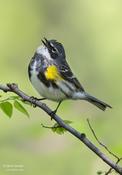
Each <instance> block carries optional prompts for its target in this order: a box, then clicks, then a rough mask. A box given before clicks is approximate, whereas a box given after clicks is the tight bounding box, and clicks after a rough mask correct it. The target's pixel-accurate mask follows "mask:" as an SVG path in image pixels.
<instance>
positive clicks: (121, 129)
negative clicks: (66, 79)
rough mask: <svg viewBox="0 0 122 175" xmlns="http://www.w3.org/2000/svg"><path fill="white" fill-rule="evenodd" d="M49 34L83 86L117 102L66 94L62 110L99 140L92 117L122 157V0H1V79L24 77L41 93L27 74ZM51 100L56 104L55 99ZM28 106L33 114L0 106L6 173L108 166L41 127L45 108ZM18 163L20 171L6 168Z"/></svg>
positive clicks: (47, 173) (48, 173) (1, 165)
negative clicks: (100, 103)
mask: <svg viewBox="0 0 122 175" xmlns="http://www.w3.org/2000/svg"><path fill="white" fill-rule="evenodd" d="M43 37H47V38H48V39H52V38H53V39H57V40H58V41H60V42H61V43H63V44H64V46H65V50H66V55H67V60H68V62H69V63H70V65H71V68H72V69H73V70H74V73H75V74H76V75H77V77H78V78H79V80H80V81H81V83H82V84H83V85H84V87H85V89H86V90H87V91H88V92H89V93H91V94H93V95H95V96H96V97H99V98H100V99H102V100H104V101H106V102H108V103H109V104H110V105H112V106H113V109H112V110H107V111H106V112H102V111H100V110H99V109H97V108H96V107H94V106H92V105H90V104H88V103H87V102H83V101H65V102H64V103H63V104H62V106H61V107H60V109H59V111H58V114H59V115H60V116H61V117H62V118H63V119H67V120H72V121H74V123H73V127H75V128H76V129H78V130H79V131H80V132H85V133H86V135H87V136H88V137H89V138H90V139H91V140H92V141H93V142H94V143H95V144H96V145H98V144H97V143H96V141H95V139H94V137H93V135H92V134H91V131H90V129H89V127H88V124H87V122H86V119H87V118H89V119H90V121H91V123H92V126H93V127H94V129H95V131H96V133H97V135H98V137H99V138H100V140H101V141H102V142H103V143H104V144H106V145H107V146H108V147H109V148H110V149H111V150H112V151H113V152H114V153H116V154H117V155H118V156H121V155H122V116H121V114H122V92H121V89H122V81H121V79H122V1H121V0H102V1H97V0H92V1H91V0H87V1H84V0H75V1H73V0H70V1H65V0H59V1H57V0H51V1H48V0H21V1H20V0H9V1H7V0H0V83H4V84H5V83H7V82H15V83H18V84H19V87H20V88H21V89H22V90H23V91H25V92H26V93H28V94H30V95H31V96H37V97H39V95H38V94H37V93H36V91H35V90H34V89H33V87H32V85H31V84H30V82H29V80H28V74H27V67H28V63H29V61H30V59H31V57H32V56H33V54H34V52H35V49H36V48H37V47H38V46H39V45H40V43H41V39H42V38H43ZM0 94H2V92H0ZM4 96H5V97H6V95H5V94H4ZM45 102H46V104H48V105H49V106H50V107H51V108H52V109H53V108H55V106H56V103H54V102H49V101H45ZM26 108H27V110H28V111H29V113H30V116H31V117H30V119H28V118H26V117H25V116H24V115H22V114H21V113H19V112H17V111H16V110H14V115H13V117H12V118H11V119H9V118H8V117H7V116H5V115H4V114H3V113H2V112H1V111H0V175H9V174H12V175H14V174H16V175H18V174H19V175H20V174H22V175H33V174H43V175H57V174H58V175H62V174H64V175H66V174H70V175H74V174H77V175H81V174H83V175H94V174H96V173H97V171H99V170H102V171H105V170H108V166H107V165H105V164H104V163H103V162H102V161H101V160H100V159H99V158H98V157H97V156H96V155H95V154H93V153H92V152H91V151H90V150H88V149H87V148H86V147H85V146H84V145H83V144H82V143H80V142H79V141H78V140H77V139H75V138H74V137H72V136H71V135H70V134H68V133H66V134H64V135H62V136H59V135H57V134H55V133H53V132H51V131H50V130H48V129H44V128H42V127H41V123H43V124H45V125H52V124H53V121H51V120H50V118H49V117H48V116H47V114H45V113H44V112H43V111H41V110H39V109H37V108H34V109H33V108H31V107H28V106H26ZM101 149H102V148H101ZM112 159H113V158H112ZM120 164H121V165H122V163H120ZM12 165H13V166H21V170H19V168H17V169H16V168H15V171H10V170H8V167H7V166H12ZM113 174H114V173H113Z"/></svg>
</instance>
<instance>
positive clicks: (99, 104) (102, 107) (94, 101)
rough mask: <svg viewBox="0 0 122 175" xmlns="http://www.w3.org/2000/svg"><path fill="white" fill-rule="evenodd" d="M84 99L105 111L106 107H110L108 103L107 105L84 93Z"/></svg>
mask: <svg viewBox="0 0 122 175" xmlns="http://www.w3.org/2000/svg"><path fill="white" fill-rule="evenodd" d="M85 96H86V98H85V100H86V101H88V102H90V103H92V104H93V105H95V106H97V107H98V108H100V109H101V110H103V111H105V110H106V108H107V107H108V108H112V107H111V106H110V105H108V104H107V103H105V102H103V101H101V100H98V99H97V98H95V97H93V96H91V95H89V94H87V93H85Z"/></svg>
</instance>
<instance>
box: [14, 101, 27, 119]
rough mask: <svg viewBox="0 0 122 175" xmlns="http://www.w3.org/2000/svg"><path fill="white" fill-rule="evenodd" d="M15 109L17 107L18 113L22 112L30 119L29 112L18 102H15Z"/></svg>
mask: <svg viewBox="0 0 122 175" xmlns="http://www.w3.org/2000/svg"><path fill="white" fill-rule="evenodd" d="M14 107H15V108H16V109H17V110H18V111H20V112H22V113H23V114H25V115H26V116H27V117H29V113H28V111H27V110H26V109H25V108H24V107H23V106H22V105H21V103H20V102H18V101H17V100H15V101H14Z"/></svg>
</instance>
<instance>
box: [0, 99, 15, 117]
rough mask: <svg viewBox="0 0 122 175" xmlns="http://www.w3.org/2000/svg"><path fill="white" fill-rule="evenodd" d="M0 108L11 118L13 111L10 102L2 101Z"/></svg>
mask: <svg viewBox="0 0 122 175" xmlns="http://www.w3.org/2000/svg"><path fill="white" fill-rule="evenodd" d="M0 108H1V109H2V111H3V112H4V113H5V114H6V115H7V116H8V117H9V118H11V116H12V113H13V106H12V104H11V103H10V102H7V101H6V102H3V103H0Z"/></svg>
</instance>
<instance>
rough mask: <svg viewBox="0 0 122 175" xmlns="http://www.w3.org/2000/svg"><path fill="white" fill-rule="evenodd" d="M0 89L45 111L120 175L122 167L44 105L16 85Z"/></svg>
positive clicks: (0, 87)
mask: <svg viewBox="0 0 122 175" xmlns="http://www.w3.org/2000/svg"><path fill="white" fill-rule="evenodd" d="M0 89H1V90H2V91H4V92H8V91H9V92H13V93H15V94H17V95H18V96H20V97H21V98H22V99H23V100H24V101H28V102H30V103H31V104H33V105H34V106H37V107H39V108H41V109H42V110H43V111H45V112H46V113H47V114H48V115H49V116H50V117H51V118H52V119H54V120H55V121H56V122H57V123H58V124H59V125H60V126H61V127H63V128H64V129H66V130H67V131H68V132H69V133H70V134H72V135H73V136H75V137H76V138H78V139H79V140H80V141H81V142H83V143H84V144H85V145H86V146H87V147H88V148H89V149H90V150H91V151H93V152H94V153H95V154H96V155H97V156H98V157H100V158H101V159H102V160H103V161H104V162H105V163H106V164H108V165H109V166H110V167H111V168H113V169H114V170H115V171H116V172H118V173H119V174H121V175H122V167H120V166H119V165H117V164H116V163H115V162H113V161H112V160H110V159H109V158H108V157H107V156H106V155H105V154H104V153H102V152H101V151H100V149H98V148H97V147H96V146H95V145H94V144H93V143H92V142H91V141H90V140H89V139H88V138H87V137H86V135H85V134H84V133H80V132H78V131H77V130H75V129H74V128H72V127H71V126H69V125H68V124H66V123H65V122H64V121H63V120H62V119H61V118H60V117H59V116H58V115H56V114H54V113H53V112H52V110H51V109H50V108H49V107H48V106H47V105H46V104H44V103H42V102H40V101H38V100H36V99H35V100H33V99H32V98H31V97H30V96H28V95H27V94H25V93H24V92H22V91H21V90H20V89H19V88H18V86H17V85H16V84H14V83H13V84H7V86H4V85H0Z"/></svg>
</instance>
